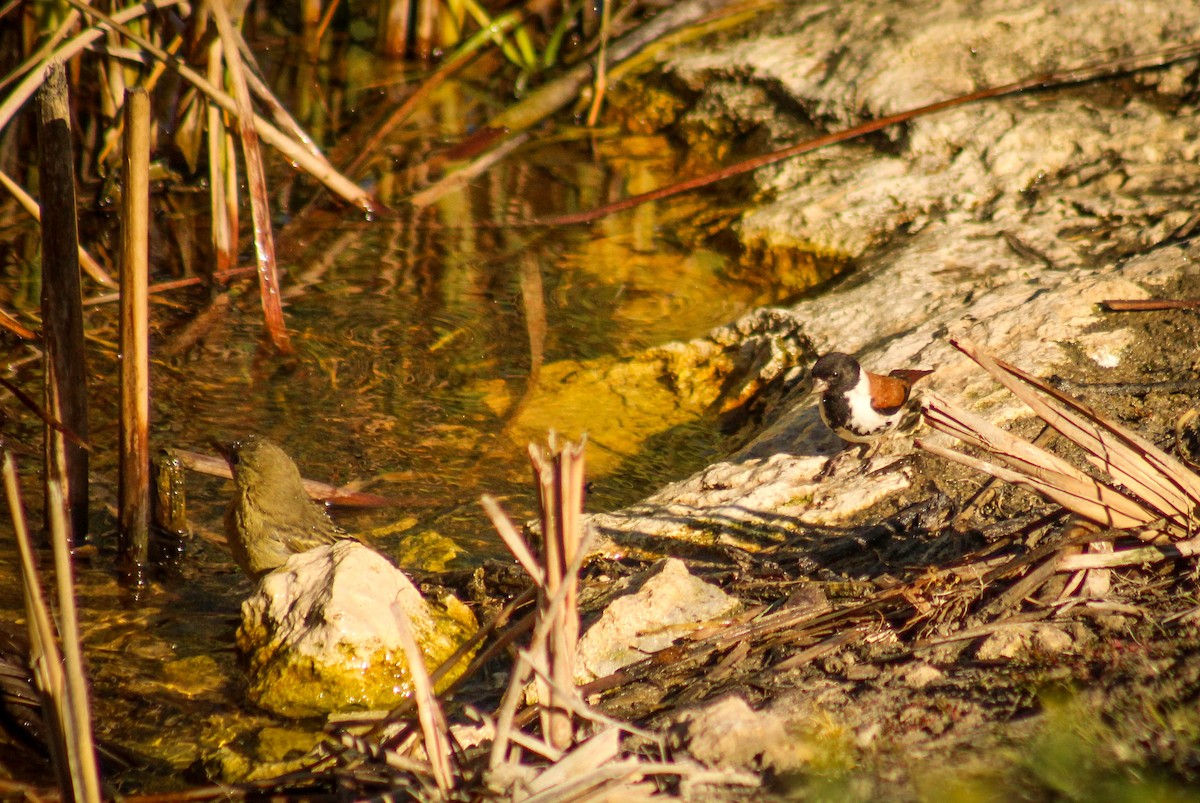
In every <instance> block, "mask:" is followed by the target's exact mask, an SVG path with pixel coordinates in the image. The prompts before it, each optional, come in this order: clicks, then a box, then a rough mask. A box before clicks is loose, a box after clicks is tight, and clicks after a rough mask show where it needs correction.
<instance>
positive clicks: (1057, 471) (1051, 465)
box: [923, 394, 1157, 524]
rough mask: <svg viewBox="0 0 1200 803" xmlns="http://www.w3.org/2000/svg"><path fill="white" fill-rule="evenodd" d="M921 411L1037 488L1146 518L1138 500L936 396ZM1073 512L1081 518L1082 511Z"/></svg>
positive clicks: (935, 424) (936, 423) (1133, 516)
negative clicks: (1101, 501) (1100, 500)
mask: <svg viewBox="0 0 1200 803" xmlns="http://www.w3.org/2000/svg"><path fill="white" fill-rule="evenodd" d="M923 409H924V412H925V418H926V421H928V422H929V424H930V426H932V427H933V428H934V429H938V430H940V431H942V432H946V433H947V434H950V435H953V436H955V437H957V438H958V439H959V440H961V441H963V442H964V443H967V444H969V445H971V446H976V447H978V448H981V449H986V450H988V451H989V452H991V453H992V456H993V457H995V458H996V459H998V460H1000V461H1002V462H1003V463H1005V464H1007V465H1008V467H1009V468H1011V469H1013V470H1014V471H1016V472H1017V473H1019V474H1023V475H1026V476H1028V477H1030V478H1031V480H1032V481H1034V482H1036V483H1038V487H1041V488H1046V487H1056V488H1059V489H1060V490H1062V491H1063V492H1064V493H1067V494H1069V495H1071V496H1073V497H1075V498H1077V499H1081V500H1084V501H1085V504H1088V505H1089V507H1088V508H1087V509H1088V510H1092V508H1091V507H1090V503H1091V502H1093V501H1095V500H1097V499H1100V498H1103V499H1104V500H1105V504H1112V505H1113V506H1114V507H1117V508H1119V509H1120V510H1121V512H1123V513H1124V514H1126V515H1128V516H1130V517H1132V518H1138V517H1139V516H1142V515H1148V514H1147V513H1146V510H1145V507H1144V505H1143V504H1142V502H1141V501H1140V500H1138V499H1135V498H1133V497H1131V496H1130V495H1129V494H1126V493H1124V492H1122V491H1121V490H1119V489H1116V488H1112V487H1110V486H1108V485H1105V484H1104V483H1101V482H1099V481H1098V480H1096V479H1094V478H1093V477H1089V476H1088V475H1087V474H1085V473H1083V472H1082V471H1080V470H1079V469H1077V468H1076V467H1075V466H1073V465H1071V464H1070V463H1068V462H1066V461H1065V460H1063V459H1061V458H1059V457H1058V456H1057V455H1054V454H1051V453H1050V452H1047V451H1045V450H1043V449H1041V448H1039V447H1037V446H1034V445H1033V444H1031V443H1028V442H1027V441H1024V440H1021V439H1020V438H1018V437H1016V436H1015V435H1012V434H1010V433H1008V432H1005V431H1004V430H1002V429H1000V428H999V427H997V426H995V425H994V424H992V423H990V422H988V421H985V420H984V419H982V418H980V417H978V416H975V415H973V414H971V413H968V412H967V411H965V410H960V409H958V408H956V407H954V405H952V404H950V403H949V402H947V401H945V400H944V399H942V398H941V397H939V396H937V395H936V394H930V395H929V396H927V398H926V402H925V404H924V406H923ZM993 476H995V475H994V474H993ZM997 478H998V479H999V477H997ZM1068 507H1069V508H1070V509H1072V510H1075V508H1073V507H1070V506H1068ZM1076 512H1080V513H1081V514H1082V511H1078V510H1077V511H1076ZM1089 518H1090V516H1089ZM1155 518H1157V516H1154V515H1150V517H1149V518H1147V519H1145V520H1143V521H1141V522H1140V523H1141V524H1148V523H1149V522H1150V521H1152V520H1154V519H1155Z"/></svg>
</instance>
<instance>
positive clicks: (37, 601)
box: [3, 449, 100, 803]
mask: <svg viewBox="0 0 1200 803" xmlns="http://www.w3.org/2000/svg"><path fill="white" fill-rule="evenodd" d="M3 474H4V489H5V494H6V496H7V498H8V506H9V513H10V515H11V517H12V523H13V531H14V533H15V535H16V539H17V549H18V552H19V553H20V558H21V576H22V580H23V582H22V588H23V592H24V597H25V608H26V614H27V616H28V626H29V639H30V666H31V668H32V669H33V673H34V679H35V680H36V681H37V685H38V689H39V691H41V693H42V694H43V695H44V697H45V698H46V701H44V703H43V710H44V712H45V714H46V721H47V722H48V723H49V725H50V730H51V733H52V738H51V739H50V749H51V756H52V758H53V759H54V764H55V769H56V772H57V773H58V776H59V784H60V787H61V791H62V794H63V795H64V797H65V796H67V795H68V794H70V795H71V796H72V797H73V799H74V800H75V801H81V802H82V803H97V802H98V801H99V800H100V774H99V769H98V767H97V764H96V750H95V745H94V744H93V740H92V728H91V714H90V712H89V708H88V695H87V682H86V680H85V678H84V671H83V657H82V652H81V650H80V644H79V625H78V618H77V616H76V612H75V593H74V571H73V569H72V566H71V555H70V545H69V542H68V536H67V528H66V518H65V515H64V511H63V508H64V503H63V496H62V491H61V489H60V488H59V486H58V484H57V483H55V482H51V483H50V485H49V495H50V505H49V510H50V535H51V545H52V547H53V551H54V564H55V573H56V580H57V591H58V594H57V596H58V610H59V623H60V628H61V630H60V632H61V635H62V642H63V652H62V653H61V654H60V652H59V650H58V646H57V644H56V641H55V635H54V627H53V625H52V624H51V618H52V617H51V614H50V609H49V606H48V605H47V604H46V600H45V598H44V596H43V595H42V589H41V581H40V579H39V577H38V571H37V562H36V559H35V557H34V551H33V543H32V541H31V539H30V537H29V528H28V525H27V524H26V520H25V510H24V505H23V504H22V503H21V490H20V484H19V482H18V480H17V468H16V463H15V462H14V460H13V457H12V453H11V452H9V451H8V450H7V449H5V450H4V459H3Z"/></svg>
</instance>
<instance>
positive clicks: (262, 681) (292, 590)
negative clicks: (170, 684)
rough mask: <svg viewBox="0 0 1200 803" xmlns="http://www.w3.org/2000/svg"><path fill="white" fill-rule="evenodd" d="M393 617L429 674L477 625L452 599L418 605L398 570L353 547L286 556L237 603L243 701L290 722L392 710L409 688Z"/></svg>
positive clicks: (420, 599)
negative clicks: (404, 623) (404, 622)
mask: <svg viewBox="0 0 1200 803" xmlns="http://www.w3.org/2000/svg"><path fill="white" fill-rule="evenodd" d="M402 616H405V617H407V618H408V621H409V622H410V623H411V625H412V630H413V632H414V634H415V636H416V641H417V644H418V646H419V647H420V649H421V652H422V654H423V656H424V659H425V665H426V667H427V668H428V669H429V671H431V672H432V671H433V670H435V669H436V668H437V667H438V666H440V665H441V664H442V663H443V662H444V661H445V660H446V659H447V658H449V657H450V656H451V655H452V654H453V653H454V652H455V651H456V650H457V649H458V648H459V646H460V645H462V644H463V643H464V642H465V641H466V640H467V639H468V638H469V637H470V636H471V634H472V633H473V632H474V631H475V629H476V627H477V623H476V621H475V617H474V615H473V614H472V613H471V612H470V610H468V609H467V607H466V606H465V605H463V604H462V603H461V602H459V601H458V600H457V599H455V598H454V597H452V596H446V597H445V598H444V599H441V600H438V601H436V602H431V601H429V600H426V599H424V598H423V597H422V596H421V593H420V591H418V590H417V588H416V587H415V586H414V585H413V583H412V581H411V580H409V579H408V577H407V576H405V574H404V573H403V572H402V571H400V570H399V569H397V568H396V567H395V566H393V565H392V564H391V563H389V562H388V560H387V559H386V558H384V557H383V556H382V555H380V554H379V553H378V552H375V551H374V550H372V549H371V548H370V547H367V546H365V545H363V544H360V543H358V542H356V541H350V540H346V541H339V542H337V543H335V544H332V545H329V546H322V547H317V548H316V549H311V550H309V551H307V552H304V553H301V554H299V555H293V556H292V557H291V558H289V559H288V561H287V563H285V564H284V565H283V566H281V567H280V568H278V569H276V570H275V571H273V572H271V573H270V574H268V575H267V576H266V577H264V578H263V579H262V580H261V581H260V582H259V584H258V587H257V588H256V589H255V591H254V593H253V594H252V595H251V596H250V597H249V598H248V599H247V600H246V601H245V602H244V603H242V625H241V627H240V628H239V629H238V634H237V643H238V647H239V648H240V649H241V651H242V653H243V654H244V655H245V656H246V658H247V661H248V664H249V666H248V675H249V696H250V699H251V700H252V701H253V702H255V703H256V704H257V705H259V706H261V707H263V708H265V709H267V710H269V711H273V712H275V713H278V714H282V715H284V716H289V717H305V716H323V715H326V714H329V713H333V712H343V711H362V710H374V709H388V708H393V707H395V706H396V705H397V704H398V703H399V702H401V701H402V700H403V699H404V698H405V697H406V696H407V695H408V693H409V691H410V689H411V680H410V675H409V669H408V661H407V660H406V659H405V655H404V649H403V647H402V646H401V644H402V642H401V640H400V635H399V634H400V630H399V627H400V625H399V624H398V622H399V618H400V617H402ZM459 665H460V666H465V665H466V661H461V662H460V664H459ZM455 677H456V675H455V674H454V673H451V674H450V675H448V676H447V677H446V678H444V679H443V681H442V683H443V684H448V683H450V682H452V681H453V680H454V678H455Z"/></svg>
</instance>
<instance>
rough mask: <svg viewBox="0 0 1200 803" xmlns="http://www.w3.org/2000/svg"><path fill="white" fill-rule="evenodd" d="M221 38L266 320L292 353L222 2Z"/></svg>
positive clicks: (253, 140)
mask: <svg viewBox="0 0 1200 803" xmlns="http://www.w3.org/2000/svg"><path fill="white" fill-rule="evenodd" d="M208 10H209V13H210V14H211V15H212V19H213V22H214V23H215V24H216V26H217V32H218V34H219V36H220V39H221V47H222V49H223V51H224V56H225V72H226V76H227V78H228V80H229V84H230V86H231V87H232V90H233V99H234V102H235V103H236V105H237V112H238V115H237V126H238V137H239V139H241V141H242V159H243V161H244V162H245V163H246V183H247V185H248V187H249V191H250V214H251V218H252V219H253V228H254V253H255V255H256V257H257V261H258V284H259V294H260V296H261V298H262V308H263V319H264V320H265V322H266V326H267V335H268V337H270V338H271V343H272V344H273V345H274V346H275V348H276V349H278V350H279V351H280V352H281V353H283V354H291V353H293V351H294V349H293V348H292V343H291V338H290V337H289V336H288V331H287V324H285V323H284V320H283V305H282V302H281V297H282V294H281V293H280V291H279V272H278V270H277V269H276V264H275V238H274V236H273V235H272V233H271V202H270V200H269V199H268V198H267V174H266V170H265V169H264V168H263V162H262V151H261V149H260V148H259V147H258V132H257V131H256V130H255V127H254V108H253V106H252V105H251V99H250V87H249V86H248V85H247V84H246V76H245V74H244V73H243V72H242V56H241V53H240V52H239V51H238V45H237V42H238V37H237V34H236V33H235V31H234V27H233V21H232V20H231V19H230V18H229V12H228V10H226V8H225V6H224V5H223V4H222V3H212V4H210V5H209V6H208Z"/></svg>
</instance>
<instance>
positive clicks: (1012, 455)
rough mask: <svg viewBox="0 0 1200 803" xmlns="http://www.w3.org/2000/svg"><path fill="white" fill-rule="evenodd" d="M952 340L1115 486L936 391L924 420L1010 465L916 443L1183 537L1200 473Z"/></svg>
mask: <svg viewBox="0 0 1200 803" xmlns="http://www.w3.org/2000/svg"><path fill="white" fill-rule="evenodd" d="M951 343H952V344H953V345H954V346H955V347H957V348H959V349H960V350H961V351H962V352H963V353H964V354H966V355H967V356H968V357H970V358H971V359H973V360H974V361H975V362H976V363H978V364H979V365H980V366H981V367H982V368H983V369H984V370H985V371H987V372H988V373H989V374H990V375H991V376H992V377H993V378H995V379H996V380H997V381H998V382H1000V383H1001V384H1002V385H1003V386H1004V387H1005V388H1007V389H1008V390H1009V391H1010V392H1012V393H1013V394H1014V395H1016V396H1017V398H1019V399H1020V400H1021V401H1022V402H1024V403H1025V404H1026V405H1028V406H1029V407H1030V408H1031V409H1032V410H1033V411H1034V412H1035V413H1036V414H1037V415H1038V416H1039V417H1040V418H1042V419H1043V420H1044V421H1045V422H1046V423H1047V424H1049V425H1050V426H1051V427H1053V428H1054V429H1055V430H1056V431H1057V432H1059V434H1061V435H1063V436H1064V437H1066V438H1068V439H1069V440H1071V441H1072V442H1074V443H1075V444H1077V445H1078V446H1079V447H1080V448H1082V449H1083V450H1084V451H1085V452H1086V453H1087V459H1088V460H1089V462H1091V463H1092V465H1093V466H1095V467H1096V468H1097V469H1099V470H1101V471H1105V472H1107V473H1108V474H1109V475H1110V476H1111V477H1112V478H1113V479H1114V480H1115V481H1116V484H1115V485H1109V484H1107V483H1105V482H1101V481H1099V480H1096V479H1094V478H1092V477H1090V476H1087V475H1085V474H1083V473H1082V472H1081V471H1079V470H1078V469H1075V468H1073V467H1070V466H1069V464H1067V463H1066V462H1065V461H1063V460H1062V459H1061V458H1057V457H1055V456H1053V455H1050V454H1049V453H1048V452H1045V451H1044V450H1041V449H1037V448H1035V447H1034V446H1032V445H1031V444H1027V443H1025V442H1024V441H1022V440H1020V439H1018V438H1015V437H1013V436H1012V435H1009V434H1007V433H1004V432H1003V430H1000V429H999V428H998V427H995V426H993V425H991V424H990V423H988V422H985V421H983V420H982V419H980V418H979V417H978V416H974V415H972V414H970V413H967V412H965V411H962V410H957V409H955V408H954V407H953V406H952V405H950V404H948V403H947V402H945V401H944V400H942V399H940V398H937V397H936V396H930V397H929V399H928V400H927V401H926V403H925V406H924V413H925V417H926V420H927V421H928V422H929V423H930V425H931V426H933V427H934V428H935V429H939V430H941V431H943V432H947V433H948V434H951V435H954V436H955V437H957V438H959V439H961V440H963V441H965V442H967V443H970V444H972V445H974V446H977V447H979V448H981V449H984V450H986V451H988V452H989V453H990V454H991V456H992V457H994V458H996V459H999V460H1001V461H1003V462H1005V463H1007V464H1008V465H1009V466H1010V468H1008V469H1005V468H1001V467H998V466H994V465H990V464H988V463H986V462H985V461H981V460H979V459H978V458H973V457H969V456H967V455H962V454H960V453H957V452H952V451H950V450H948V449H945V448H942V447H937V446H933V445H930V444H926V443H923V442H921V441H918V445H920V446H922V447H923V448H925V449H927V450H928V451H931V452H933V453H935V454H939V455H941V456H943V457H946V458H947V459H950V460H954V461H956V462H959V463H962V464H964V465H968V466H970V467H972V468H976V469H978V470H980V471H984V472H986V473H989V474H992V475H993V476H997V477H999V478H1001V479H1004V480H1006V481H1008V482H1013V483H1016V484H1021V485H1025V486H1027V487H1031V488H1033V489H1035V490H1037V491H1039V492H1040V493H1042V494H1043V495H1045V496H1048V497H1049V498H1051V499H1053V500H1054V501H1056V502H1058V503H1059V504H1062V505H1063V506H1064V507H1066V508H1067V509H1069V510H1072V511H1074V512H1076V513H1078V514H1079V515H1080V516H1083V517H1085V518H1087V519H1089V520H1091V521H1094V522H1097V523H1099V524H1101V525H1102V526H1105V527H1111V528H1114V529H1130V528H1133V527H1149V526H1150V525H1154V526H1155V527H1160V526H1161V527H1162V528H1163V529H1165V530H1166V531H1168V532H1170V533H1172V534H1173V535H1174V536H1175V537H1177V538H1180V537H1188V536H1190V534H1191V527H1192V513H1193V511H1194V510H1195V509H1196V507H1197V503H1198V502H1200V477H1197V476H1196V475H1195V474H1193V473H1192V472H1191V471H1189V470H1188V469H1187V468H1186V467H1185V466H1184V465H1183V463H1181V462H1180V461H1178V460H1176V459H1175V458H1173V457H1171V456H1170V455H1168V454H1166V453H1165V452H1163V451H1162V450H1161V449H1159V448H1158V447H1156V446H1154V445H1153V444H1151V443H1149V442H1148V441H1146V440H1145V439H1144V438H1142V437H1141V436H1139V435H1137V434H1135V433H1133V432H1131V431H1129V430H1127V429H1126V428H1124V427H1122V426H1121V425H1120V424H1118V423H1116V422H1115V421H1113V420H1111V419H1109V418H1107V417H1106V416H1104V415H1102V414H1100V413H1098V412H1097V411H1095V410H1094V409H1092V408H1091V407H1089V406H1088V405H1086V404H1083V403H1082V402H1079V401H1077V400H1075V399H1072V398H1071V397H1069V396H1067V395H1065V394H1063V393H1060V392H1059V391H1057V390H1056V389H1054V388H1052V387H1050V386H1049V385H1047V384H1046V383H1045V382H1042V381H1041V380H1039V379H1037V378H1036V377H1033V376H1031V375H1030V374H1028V373H1026V372H1024V371H1022V370H1020V369H1019V368H1016V367H1014V366H1012V365H1009V364H1007V363H1005V362H1003V361H1000V360H996V359H994V358H992V357H990V356H988V355H986V354H984V353H982V352H981V351H980V350H979V349H978V348H977V347H975V345H974V344H972V343H970V342H968V341H961V342H960V341H953V340H952V341H951ZM1035 391H1038V392H1040V394H1043V395H1039V393H1037V392H1035ZM1044 396H1045V397H1049V398H1044Z"/></svg>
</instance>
